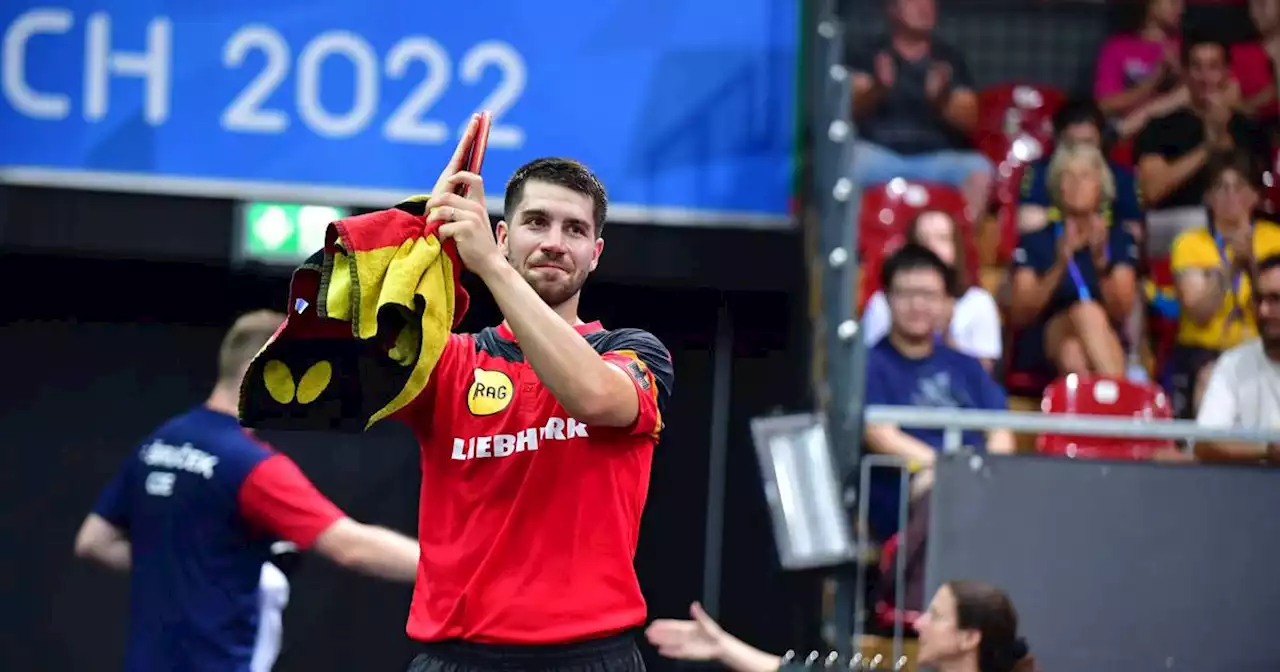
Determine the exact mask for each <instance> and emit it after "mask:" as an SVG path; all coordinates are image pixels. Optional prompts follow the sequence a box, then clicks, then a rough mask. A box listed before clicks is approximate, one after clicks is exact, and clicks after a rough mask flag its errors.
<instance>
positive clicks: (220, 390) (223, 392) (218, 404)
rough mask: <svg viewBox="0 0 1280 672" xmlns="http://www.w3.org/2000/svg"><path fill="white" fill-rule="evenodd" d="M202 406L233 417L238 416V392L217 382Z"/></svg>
mask: <svg viewBox="0 0 1280 672" xmlns="http://www.w3.org/2000/svg"><path fill="white" fill-rule="evenodd" d="M204 407H205V408H207V409H209V410H211V411H216V412H218V413H226V414H227V415H230V416H233V417H236V416H239V415H240V393H239V391H238V390H231V389H228V388H227V386H225V385H222V384H219V385H217V386H215V387H214V388H213V392H211V393H210V394H209V398H208V399H206V400H205V402H204Z"/></svg>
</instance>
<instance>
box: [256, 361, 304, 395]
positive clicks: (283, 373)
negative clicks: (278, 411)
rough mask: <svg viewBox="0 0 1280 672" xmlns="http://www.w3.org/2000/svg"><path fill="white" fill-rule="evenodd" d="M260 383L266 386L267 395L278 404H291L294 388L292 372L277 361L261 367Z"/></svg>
mask: <svg viewBox="0 0 1280 672" xmlns="http://www.w3.org/2000/svg"><path fill="white" fill-rule="evenodd" d="M262 382H263V383H264V384H265V385H266V386H267V394H270V395H271V398H272V399H275V400H276V403H279V404H288V403H292V402H293V393H294V392H295V391H296V388H295V387H294V385H293V372H292V371H290V370H289V367H288V366H287V365H286V364H285V363H284V362H282V361H280V360H278V359H273V360H271V361H269V362H267V365H266V366H264V367H262Z"/></svg>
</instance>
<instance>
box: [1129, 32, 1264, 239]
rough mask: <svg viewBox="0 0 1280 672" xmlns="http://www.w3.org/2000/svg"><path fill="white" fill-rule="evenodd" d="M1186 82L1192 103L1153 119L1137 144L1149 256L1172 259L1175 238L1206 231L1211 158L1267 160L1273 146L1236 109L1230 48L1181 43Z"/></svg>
mask: <svg viewBox="0 0 1280 672" xmlns="http://www.w3.org/2000/svg"><path fill="white" fill-rule="evenodd" d="M1182 63H1183V68H1184V72H1183V77H1184V80H1185V82H1186V85H1187V89H1188V91H1189V92H1190V104H1189V105H1187V106H1185V107H1182V108H1179V109H1178V110H1175V111H1173V112H1171V113H1169V114H1167V115H1165V116H1163V117H1160V118H1158V119H1153V120H1152V121H1151V122H1150V123H1149V124H1147V126H1146V128H1145V129H1143V131H1142V133H1141V134H1139V135H1138V139H1137V141H1136V142H1135V154H1136V155H1137V157H1138V189H1139V193H1141V194H1142V198H1143V200H1144V205H1145V206H1146V208H1147V235H1146V244H1147V250H1148V253H1149V256H1152V257H1156V258H1167V256H1168V253H1169V246H1170V244H1171V243H1172V242H1173V238H1174V237H1175V236H1177V235H1178V234H1179V233H1181V232H1182V231H1185V230H1187V229H1189V228H1193V227H1196V226H1207V225H1208V219H1207V216H1206V213H1205V209H1204V194H1205V192H1206V191H1207V190H1208V186H1209V178H1208V174H1207V173H1206V172H1205V166H1206V164H1207V162H1208V160H1209V155H1210V154H1212V153H1214V152H1216V151H1222V150H1228V149H1232V148H1239V149H1242V150H1247V151H1251V152H1253V153H1255V154H1256V155H1257V156H1258V157H1259V158H1260V159H1261V160H1263V161H1265V160H1267V159H1268V158H1269V157H1270V155H1271V151H1270V149H1269V141H1268V138H1267V137H1266V135H1265V134H1263V133H1262V132H1261V130H1260V129H1259V127H1258V126H1257V124H1255V123H1253V122H1252V121H1250V120H1249V118H1248V117H1246V116H1245V115H1243V114H1241V113H1240V112H1238V111H1236V110H1234V109H1233V107H1232V101H1231V99H1230V91H1229V86H1228V77H1229V73H1228V69H1227V68H1228V66H1229V65H1230V63H1229V52H1228V51H1227V46H1226V45H1225V44H1224V43H1222V42H1220V41H1218V40H1216V39H1211V38H1205V37H1200V38H1190V37H1189V38H1187V39H1185V40H1183V42H1182Z"/></svg>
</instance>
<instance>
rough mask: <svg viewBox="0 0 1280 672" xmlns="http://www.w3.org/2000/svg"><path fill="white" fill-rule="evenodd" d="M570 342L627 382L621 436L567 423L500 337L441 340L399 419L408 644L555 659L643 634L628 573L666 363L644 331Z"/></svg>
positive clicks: (594, 330)
mask: <svg viewBox="0 0 1280 672" xmlns="http://www.w3.org/2000/svg"><path fill="white" fill-rule="evenodd" d="M577 330H578V333H580V334H582V335H583V337H585V338H586V340H587V342H588V343H590V344H591V345H592V346H593V347H594V348H595V349H596V351H597V352H599V353H601V357H603V358H604V359H605V360H606V361H608V362H610V363H612V364H614V365H616V366H618V367H619V368H620V369H622V370H623V371H625V372H626V373H627V374H628V375H629V376H630V378H631V380H632V382H633V383H634V385H635V390H636V394H637V396H638V398H639V400H640V412H639V415H638V417H637V418H636V421H635V423H633V424H632V426H630V427H625V428H610V427H594V426H588V425H585V424H583V423H582V422H579V421H578V420H576V419H575V418H573V417H571V416H569V414H568V413H567V412H566V411H565V410H564V407H563V406H561V405H560V403H559V402H558V401H556V399H555V398H554V397H553V396H552V395H551V393H550V392H549V391H548V390H547V389H546V387H544V386H543V384H542V382H541V381H540V380H539V379H538V377H537V374H535V373H534V371H533V368H532V367H531V366H530V365H529V363H528V362H526V361H525V359H524V356H523V354H522V353H521V350H520V346H519V345H518V344H517V343H516V339H515V336H514V335H513V334H512V333H511V331H510V329H508V328H507V326H506V325H505V324H504V325H501V326H498V327H490V328H488V329H485V330H483V331H481V332H480V333H477V334H454V335H452V336H450V339H449V342H448V345H447V346H446V347H445V350H444V354H443V356H442V357H441V359H440V363H439V365H438V366H437V367H436V369H435V371H434V373H433V374H432V382H431V384H430V385H429V387H428V389H427V390H426V391H425V392H424V393H423V394H422V395H420V396H419V397H418V399H416V400H415V401H414V402H413V403H412V404H410V405H409V406H407V407H406V408H405V409H403V410H402V411H401V412H400V413H398V414H397V415H396V418H397V419H399V420H401V421H403V422H405V423H406V424H408V425H409V426H410V427H411V428H412V429H413V431H414V433H415V434H416V436H417V438H418V442H419V444H420V446H421V465H422V491H421V500H420V503H419V520H418V539H419V541H420V543H421V546H422V560H421V562H420V563H419V566H418V578H417V582H416V584H415V586H414V593H413V602H412V605H411V607H410V610H409V622H408V626H407V627H406V631H407V632H408V634H409V636H410V637H412V638H413V639H416V640H419V641H440V640H445V639H464V640H467V641H472V642H481V643H500V644H544V643H563V642H572V641H578V640H584V639H591V638H595V637H599V636H603V635H607V634H611V633H615V632H619V631H622V630H625V629H628V628H632V627H635V626H639V625H642V624H643V623H644V620H645V617H646V613H645V602H644V598H643V596H642V595H641V594H640V586H639V582H638V581H637V579H636V573H635V567H634V564H633V562H634V558H635V551H636V542H637V539H638V537H639V533H640V515H641V512H642V511H643V509H644V504H645V498H646V497H647V495H648V489H649V470H650V466H651V464H652V460H653V449H654V445H655V444H656V443H657V441H658V436H659V434H660V432H661V431H662V426H663V425H662V411H663V407H664V405H665V404H666V401H667V398H668V396H669V395H670V394H671V388H672V384H673V377H674V374H673V370H672V366H671V357H670V354H669V353H668V352H667V350H666V348H665V347H663V345H662V343H661V342H659V341H658V339H656V338H654V337H653V336H652V335H651V334H649V333H647V332H644V331H640V330H636V329H619V330H612V331H611V330H605V329H604V328H603V327H601V325H600V323H599V322H593V323H590V324H583V325H579V326H578V327H577Z"/></svg>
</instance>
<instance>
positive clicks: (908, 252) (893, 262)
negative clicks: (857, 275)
mask: <svg viewBox="0 0 1280 672" xmlns="http://www.w3.org/2000/svg"><path fill="white" fill-rule="evenodd" d="M922 269H923V270H928V269H932V270H935V271H937V272H938V275H941V276H942V282H943V284H944V285H946V287H947V292H948V293H951V292H952V290H953V288H954V287H955V286H956V282H955V271H954V270H952V268H951V267H950V266H948V265H947V264H946V262H944V261H943V260H942V259H941V258H940V257H939V256H938V255H936V254H934V252H933V250H931V249H929V248H927V247H925V246H924V245H920V244H918V243H907V244H906V245H903V246H902V247H900V248H898V251H897V252H894V253H893V254H891V255H889V258H888V259H885V260H884V266H883V267H881V269H880V287H881V288H882V289H883V290H884V292H885V293H888V292H889V290H890V289H891V288H892V287H893V279H894V278H896V277H898V274H899V273H905V272H907V271H918V270H922Z"/></svg>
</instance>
